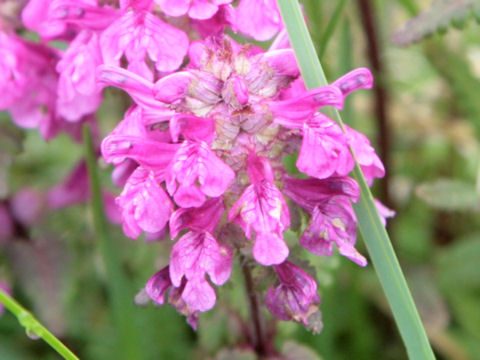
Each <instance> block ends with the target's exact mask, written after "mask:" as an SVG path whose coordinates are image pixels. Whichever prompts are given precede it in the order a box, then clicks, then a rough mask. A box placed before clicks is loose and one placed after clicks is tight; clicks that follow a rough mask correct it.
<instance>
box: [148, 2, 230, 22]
mask: <svg viewBox="0 0 480 360" xmlns="http://www.w3.org/2000/svg"><path fill="white" fill-rule="evenodd" d="M155 2H156V3H157V4H158V5H159V6H160V8H161V9H162V10H163V11H164V12H165V13H166V14H167V15H170V16H182V15H186V14H188V16H189V17H191V18H192V19H197V20H205V19H210V18H211V17H212V16H214V15H215V13H216V12H217V11H218V7H219V5H223V4H229V3H231V2H232V0H155Z"/></svg>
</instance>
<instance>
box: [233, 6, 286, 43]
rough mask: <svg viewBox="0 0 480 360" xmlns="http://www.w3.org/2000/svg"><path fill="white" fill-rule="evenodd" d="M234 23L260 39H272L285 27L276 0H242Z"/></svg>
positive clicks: (243, 31)
mask: <svg viewBox="0 0 480 360" xmlns="http://www.w3.org/2000/svg"><path fill="white" fill-rule="evenodd" d="M234 25H235V27H236V29H238V30H239V31H241V32H242V33H244V34H247V35H249V36H251V37H253V38H254V39H255V40H258V41H265V40H269V39H271V38H272V37H273V36H274V35H275V34H277V33H278V32H279V31H280V30H281V29H282V28H283V24H282V18H281V16H280V12H279V10H278V8H277V4H276V2H275V0H241V1H240V3H239V5H238V8H237V14H236V22H235V24H234Z"/></svg>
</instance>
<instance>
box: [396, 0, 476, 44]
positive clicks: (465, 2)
mask: <svg viewBox="0 0 480 360" xmlns="http://www.w3.org/2000/svg"><path fill="white" fill-rule="evenodd" d="M479 11H480V3H479V1H478V0H435V1H434V2H433V3H432V5H431V6H430V8H429V9H428V10H426V11H424V12H422V13H420V14H419V15H418V16H417V17H414V18H413V19H410V20H408V21H407V22H406V23H405V24H404V25H403V26H402V28H401V29H399V30H397V31H396V32H395V33H394V34H393V35H392V42H393V43H394V44H395V45H397V46H407V45H410V44H413V43H416V42H419V41H420V40H422V39H424V38H426V37H427V36H430V35H432V34H434V33H436V32H440V33H443V32H446V31H447V29H448V27H449V26H450V25H453V26H455V27H456V28H462V27H463V26H464V24H465V21H466V20H467V19H468V17H470V15H472V13H473V14H474V15H476V14H478V13H479Z"/></svg>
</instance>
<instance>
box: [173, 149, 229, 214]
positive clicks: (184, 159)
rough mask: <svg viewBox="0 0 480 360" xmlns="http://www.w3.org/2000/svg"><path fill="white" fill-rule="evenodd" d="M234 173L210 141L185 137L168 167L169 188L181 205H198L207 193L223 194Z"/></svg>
mask: <svg viewBox="0 0 480 360" xmlns="http://www.w3.org/2000/svg"><path fill="white" fill-rule="evenodd" d="M234 177H235V173H234V172H233V170H232V169H231V168H230V167H229V166H228V165H226V164H225V163H224V162H223V161H222V160H221V159H219V158H218V157H217V156H216V155H215V153H214V152H212V151H211V150H210V148H209V146H208V145H207V144H206V143H204V142H200V143H197V142H189V141H185V142H184V143H183V144H182V145H181V146H180V148H179V149H178V151H177V153H176V154H175V156H174V157H173V159H172V162H171V164H170V167H169V170H167V189H168V192H169V193H170V194H171V195H173V198H174V199H175V202H176V203H177V204H178V205H179V206H181V207H198V206H201V205H202V204H203V203H204V202H205V199H206V196H211V197H217V196H220V195H222V194H223V193H224V192H225V190H227V188H228V186H229V185H230V183H231V182H232V180H233V179H234ZM177 182H178V186H177ZM197 182H198V184H199V186H197V185H196V183H197Z"/></svg>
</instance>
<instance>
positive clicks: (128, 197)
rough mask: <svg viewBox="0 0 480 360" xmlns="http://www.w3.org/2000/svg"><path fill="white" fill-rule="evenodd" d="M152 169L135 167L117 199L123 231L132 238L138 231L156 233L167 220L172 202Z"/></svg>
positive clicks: (136, 235) (135, 236)
mask: <svg viewBox="0 0 480 360" xmlns="http://www.w3.org/2000/svg"><path fill="white" fill-rule="evenodd" d="M161 180H162V179H158V178H157V176H156V175H155V173H154V172H153V171H150V170H148V169H145V168H143V167H141V166H139V167H138V168H137V169H136V170H135V171H134V172H133V173H132V175H130V177H129V179H128V180H127V183H126V184H125V187H124V189H123V191H122V193H121V194H120V196H119V197H118V198H117V200H116V201H117V204H118V206H119V207H120V209H121V210H122V223H123V231H124V232H125V235H127V236H128V237H130V238H132V239H135V238H137V237H138V236H139V235H140V234H141V232H142V231H145V232H148V233H157V232H159V231H161V230H162V229H163V228H164V227H165V225H166V224H167V222H168V219H169V217H170V214H171V213H172V203H171V201H170V199H169V197H168V196H167V194H166V193H165V191H164V190H163V188H162V187H161V186H160V183H161Z"/></svg>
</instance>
